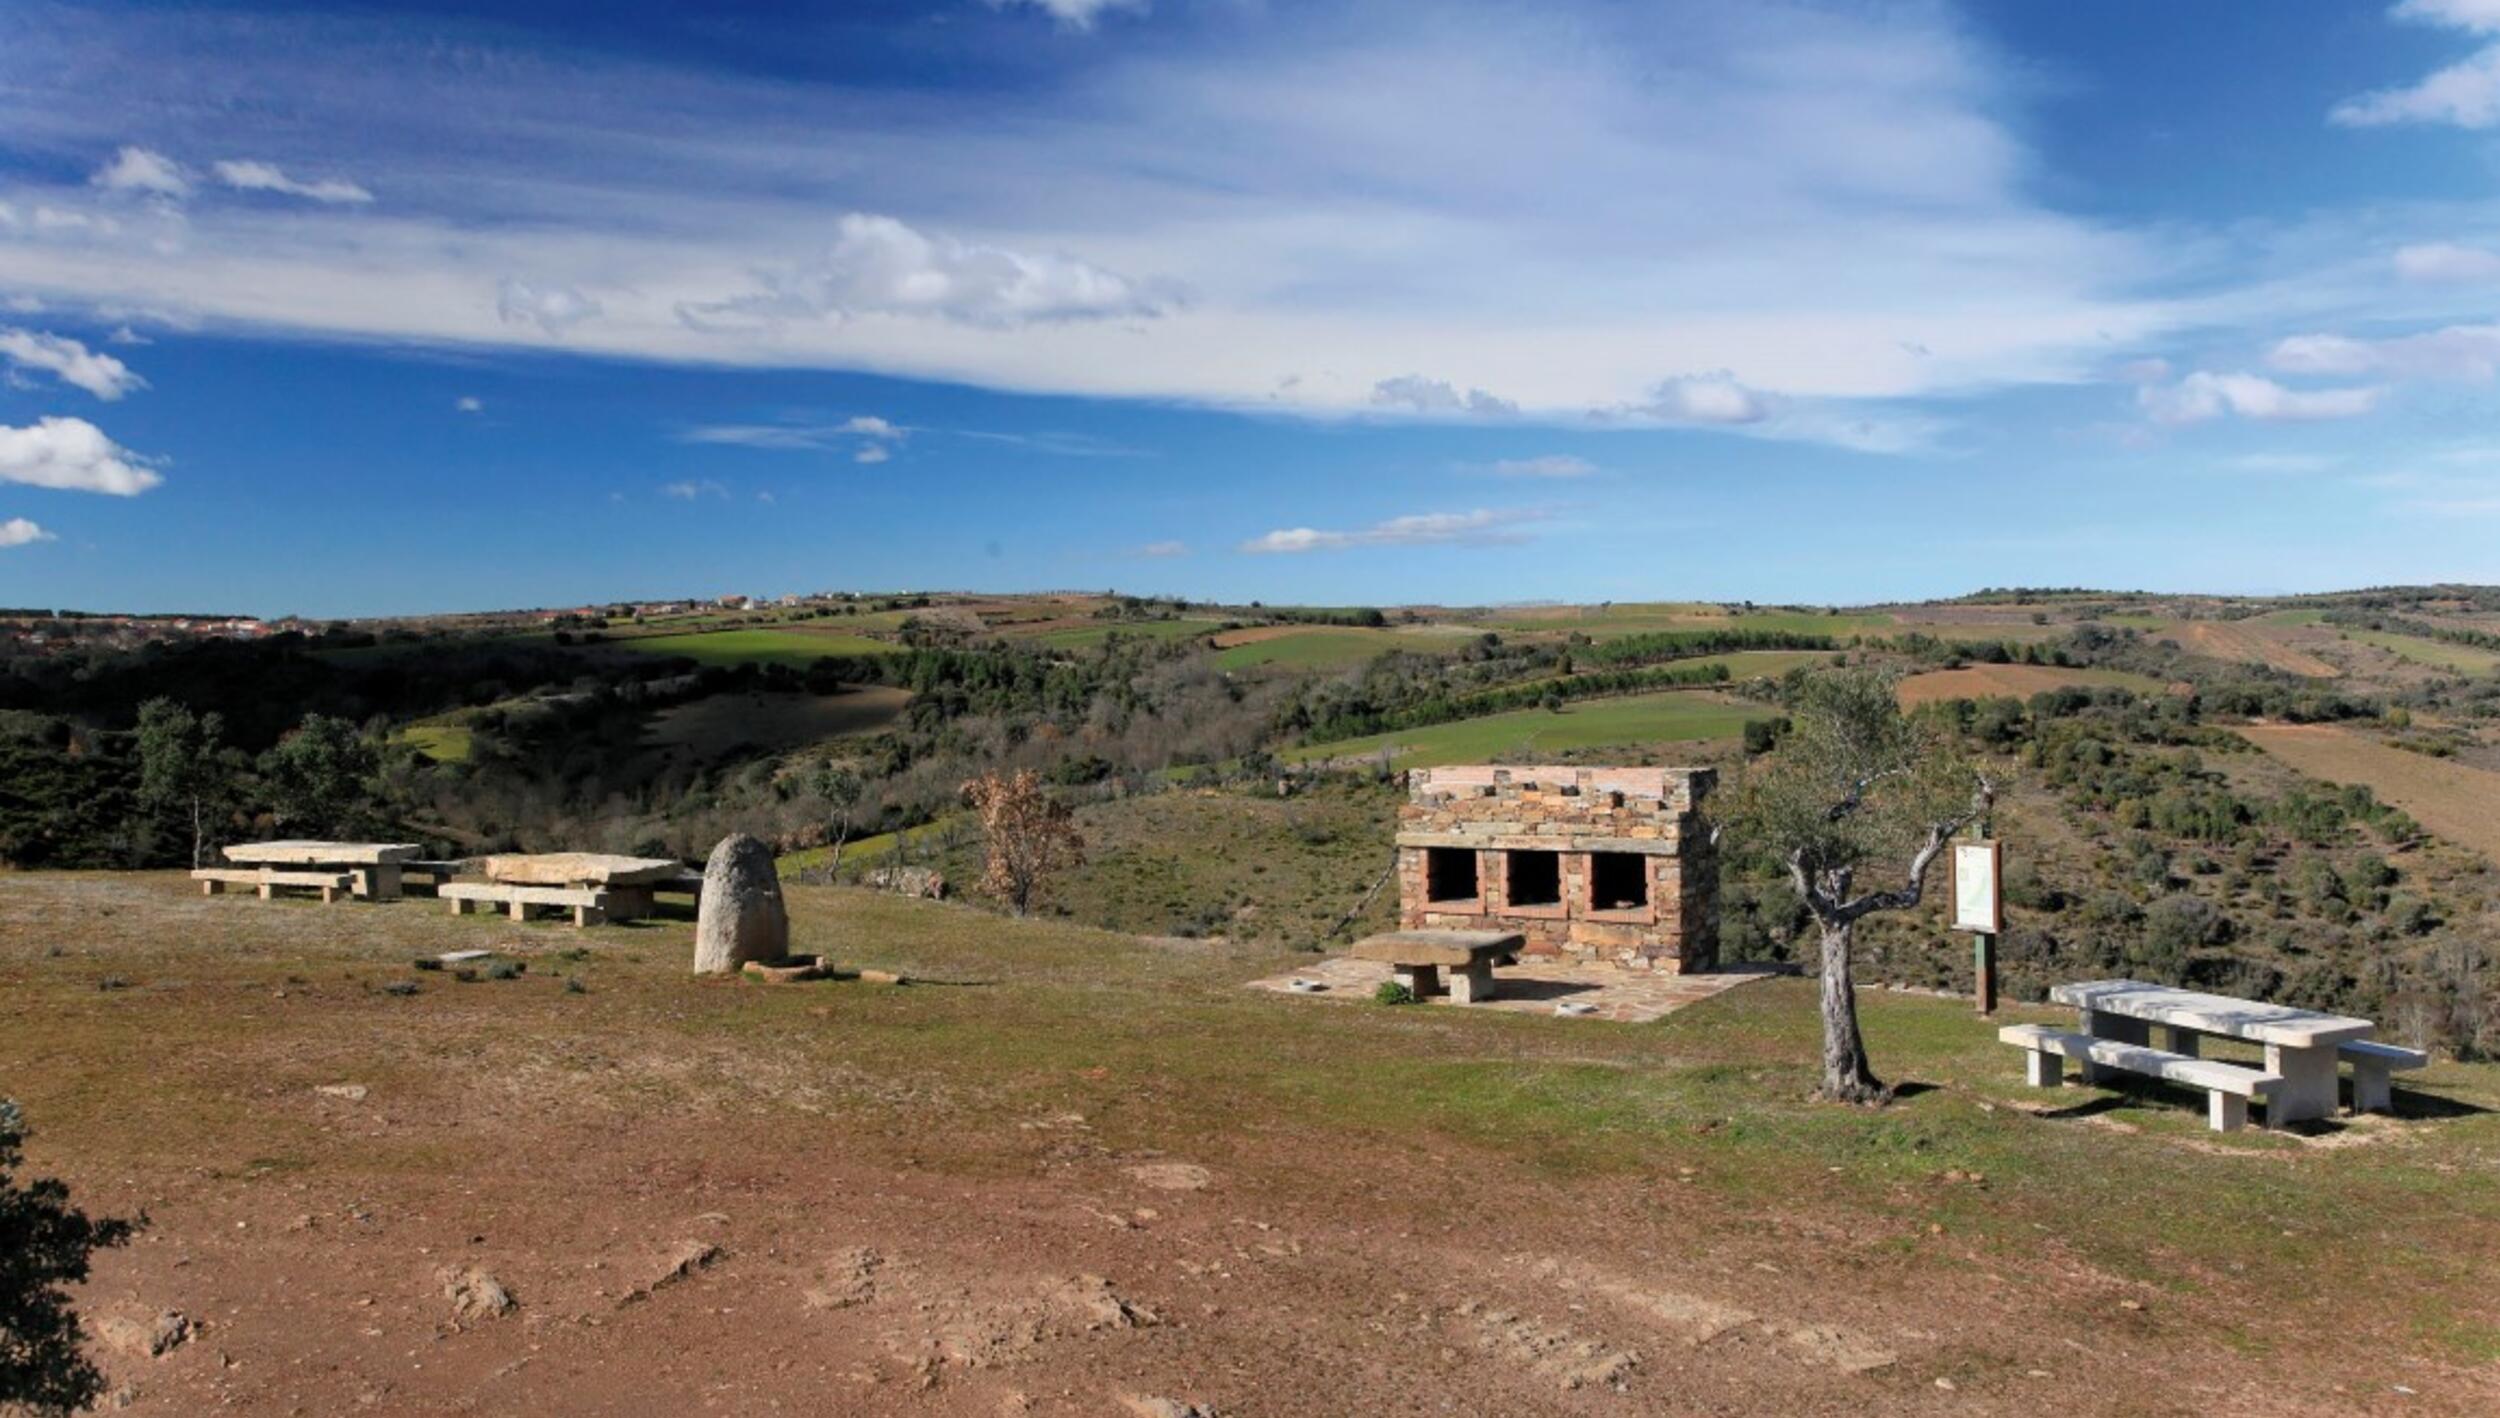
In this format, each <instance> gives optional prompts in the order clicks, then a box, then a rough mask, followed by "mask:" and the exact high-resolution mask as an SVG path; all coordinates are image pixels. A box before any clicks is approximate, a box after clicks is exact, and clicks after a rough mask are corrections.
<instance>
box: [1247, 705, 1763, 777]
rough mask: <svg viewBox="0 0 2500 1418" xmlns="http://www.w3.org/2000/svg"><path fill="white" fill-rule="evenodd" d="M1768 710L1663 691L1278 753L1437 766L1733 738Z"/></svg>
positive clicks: (1304, 759)
mask: <svg viewBox="0 0 2500 1418" xmlns="http://www.w3.org/2000/svg"><path fill="white" fill-rule="evenodd" d="M1772 713H1773V711H1772V710H1769V709H1765V708H1761V707H1759V706H1755V705H1746V704H1737V703H1733V702H1731V701H1729V700H1727V699H1723V698H1721V697H1719V696H1718V695H1716V694H1712V693H1709V692H1707V691H1699V690H1670V691H1667V692H1664V693H1659V694H1636V695H1629V696H1626V697H1625V698H1622V699H1591V700H1585V701H1582V702H1581V703H1578V704H1574V705H1570V706H1568V707H1567V708H1565V709H1564V710H1563V712H1561V713H1559V714H1556V713H1553V712H1551V711H1550V710H1545V709H1519V710H1514V711H1512V712H1511V713H1508V714H1488V715H1486V716H1485V717H1484V718H1481V719H1462V720H1460V721H1458V722H1457V723H1454V724H1434V725H1431V726H1429V727H1426V728H1421V729H1406V730H1402V731H1400V732H1398V733H1393V734H1373V735H1371V736H1370V737H1367V738H1359V739H1344V740H1340V741H1338V742H1336V743H1324V744H1311V745H1308V746H1306V747H1302V748H1297V749H1291V750H1288V751H1287V752H1286V754H1285V757H1287V758H1290V759H1294V760H1296V761H1302V762H1307V761H1309V760H1312V759H1323V758H1368V757H1371V756H1372V755H1374V754H1378V753H1380V752H1382V751H1383V750H1387V751H1388V753H1389V761H1390V762H1391V764H1392V765H1394V766H1396V767H1399V768H1430V767H1434V766H1436V765H1439V764H1444V763H1482V762H1489V761H1492V760H1495V759H1500V758H1503V757H1507V756H1513V755H1517V754H1519V753H1523V752H1530V751H1533V752H1538V753H1559V752H1561V751H1563V750H1565V749H1573V748H1595V747H1597V746H1599V745H1601V744H1637V743H1676V742H1683V741H1687V740H1691V739H1726V738H1734V737H1736V736H1737V735H1738V734H1739V733H1741V732H1743V730H1744V727H1745V721H1746V720H1747V719H1767V718H1769V717H1771V715H1772Z"/></svg>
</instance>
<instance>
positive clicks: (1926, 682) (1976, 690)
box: [1900, 665, 2162, 705]
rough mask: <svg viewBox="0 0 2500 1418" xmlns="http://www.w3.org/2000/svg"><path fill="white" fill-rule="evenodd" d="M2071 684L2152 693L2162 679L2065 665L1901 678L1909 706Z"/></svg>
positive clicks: (2016, 695) (1972, 668)
mask: <svg viewBox="0 0 2500 1418" xmlns="http://www.w3.org/2000/svg"><path fill="white" fill-rule="evenodd" d="M2069 685H2085V686H2108V687H2113V688H2120V689H2132V690H2135V691H2136V692H2138V693H2140V694H2152V693H2156V692H2158V691H2159V690H2160V689H2161V687H2162V686H2161V681H2159V680H2156V679H2151V678H2148V677H2146V676H2144V675H2139V674H2129V673H2128V672H2126V671H2125V670H2102V669H2090V668H2078V667H2069V666H2064V665H1969V666H1966V667H1964V668H1962V669H1958V670H1930V671H1928V672H1927V673H1925V674H1917V675H1911V676H1910V677H1909V678H1907V679H1905V680H1903V681H1901V689H1900V694H1901V702H1902V703H1903V704H1905V705H1919V704H1936V703H1941V702H1943V701H1945V700H1949V699H1994V698H2011V699H2029V698H2030V697H2031V696H2033V695H2035V694H2038V693H2040V692H2041V691H2042V690H2048V689H2064V688H2066V687H2067V686H2069Z"/></svg>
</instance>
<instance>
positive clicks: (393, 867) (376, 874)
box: [356, 862, 406, 901]
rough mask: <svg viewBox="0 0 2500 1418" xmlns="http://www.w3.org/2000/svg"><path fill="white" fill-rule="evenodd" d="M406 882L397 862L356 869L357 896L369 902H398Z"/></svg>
mask: <svg viewBox="0 0 2500 1418" xmlns="http://www.w3.org/2000/svg"><path fill="white" fill-rule="evenodd" d="M405 880H406V878H405V876H404V874H403V873H402V872H401V870H400V866H399V863H397V862H382V863H379V864H377V865H374V866H369V867H358V868H356V894H357V895H359V896H361V897H363V898H365V899H366V900H367V901H396V900H398V899H399V897H400V888H401V886H402V884H403V883H404V881H405Z"/></svg>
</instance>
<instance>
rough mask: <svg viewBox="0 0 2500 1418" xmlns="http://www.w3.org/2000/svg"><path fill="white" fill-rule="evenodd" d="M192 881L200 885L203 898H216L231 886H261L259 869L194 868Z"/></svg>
mask: <svg viewBox="0 0 2500 1418" xmlns="http://www.w3.org/2000/svg"><path fill="white" fill-rule="evenodd" d="M191 879H192V880H193V881H196V882H198V883H199V884H200V894H201V895H202V896H215V895H217V894H218V893H220V892H222V891H224V890H225V889H226V888H227V887H229V886H249V887H255V888H257V887H258V886H259V885H260V868H258V867H194V868H192V870H191Z"/></svg>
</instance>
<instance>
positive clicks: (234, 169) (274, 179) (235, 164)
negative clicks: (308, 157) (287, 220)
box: [210, 161, 373, 205]
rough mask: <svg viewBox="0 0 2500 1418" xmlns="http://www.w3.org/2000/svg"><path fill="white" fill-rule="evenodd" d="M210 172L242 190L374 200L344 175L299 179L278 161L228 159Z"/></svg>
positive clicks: (312, 198) (313, 198) (308, 198)
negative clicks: (283, 168)
mask: <svg viewBox="0 0 2500 1418" xmlns="http://www.w3.org/2000/svg"><path fill="white" fill-rule="evenodd" d="M210 171H212V172H214V173H215V174H216V175H217V180H218V181H219V182H222V183H224V184H225V185H227V186H228V187H231V188H234V189H235V190H237V191H239V192H275V193H279V194H281V195H283V196H288V197H301V198H304V199H305V200H306V201H310V202H328V203H333V204H341V203H344V204H347V205H361V204H363V203H366V202H370V201H372V200H373V194H372V193H371V192H368V191H366V190H365V189H364V188H362V187H360V186H358V185H357V184H355V183H353V182H349V181H346V180H344V179H342V178H335V177H333V178H323V179H321V180H319V181H316V182H299V181H297V180H295V179H294V178H292V177H289V176H287V175H286V173H285V171H284V170H282V169H281V168H279V166H278V165H277V164H276V163H266V162H249V161H227V162H220V163H217V164H215V165H214V166H213V167H212V168H211V169H210Z"/></svg>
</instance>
